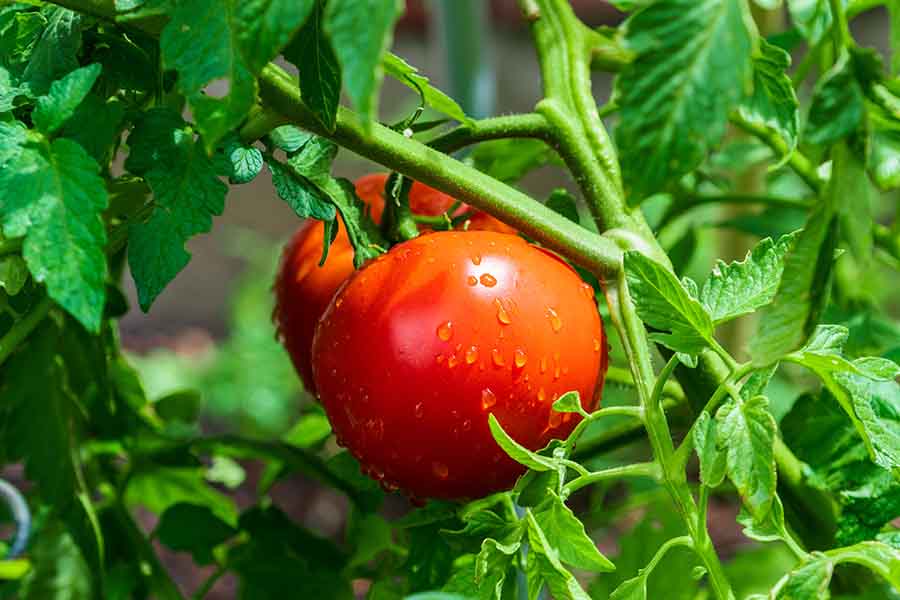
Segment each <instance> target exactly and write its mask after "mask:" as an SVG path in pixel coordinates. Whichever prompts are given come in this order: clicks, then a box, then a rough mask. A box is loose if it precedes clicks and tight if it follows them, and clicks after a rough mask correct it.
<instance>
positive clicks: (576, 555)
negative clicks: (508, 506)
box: [532, 490, 616, 573]
mask: <svg viewBox="0 0 900 600" xmlns="http://www.w3.org/2000/svg"><path fill="white" fill-rule="evenodd" d="M532 513H533V515H534V520H535V521H536V522H537V524H538V525H540V527H541V530H542V531H543V533H544V536H545V537H546V539H547V541H548V542H549V543H550V544H551V545H552V546H553V547H554V548H555V549H556V551H557V552H558V553H559V560H560V561H562V562H563V563H566V564H568V565H571V566H573V567H576V568H578V569H586V570H588V571H593V572H595V573H603V572H609V571H615V569H616V567H615V565H613V564H612V562H610V561H609V559H607V558H606V557H605V556H603V555H602V554H601V553H600V551H599V550H597V546H596V545H595V544H594V542H593V540H591V538H590V537H588V535H587V533H586V532H585V530H584V524H582V522H581V521H579V520H578V518H576V517H575V515H574V514H573V513H572V510H571V509H570V508H569V507H568V506H566V504H565V502H563V501H562V499H561V498H560V497H559V496H557V495H556V493H554V492H553V491H552V490H549V491H548V493H547V496H546V498H545V500H544V502H542V503H541V504H540V505H539V506H537V507H535V508H534V509H533V510H532Z"/></svg>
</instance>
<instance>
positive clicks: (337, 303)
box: [334, 298, 344, 308]
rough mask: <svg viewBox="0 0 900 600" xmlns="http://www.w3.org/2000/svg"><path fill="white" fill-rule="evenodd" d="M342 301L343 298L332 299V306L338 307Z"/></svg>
mask: <svg viewBox="0 0 900 600" xmlns="http://www.w3.org/2000/svg"><path fill="white" fill-rule="evenodd" d="M343 303H344V299H343V298H338V299H337V300H335V301H334V307H335V308H340V307H341V304H343Z"/></svg>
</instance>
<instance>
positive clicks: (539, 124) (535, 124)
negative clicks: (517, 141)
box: [428, 113, 553, 154]
mask: <svg viewBox="0 0 900 600" xmlns="http://www.w3.org/2000/svg"><path fill="white" fill-rule="evenodd" d="M501 138H534V139H538V140H544V141H546V142H550V141H552V140H553V131H552V130H551V128H550V123H548V122H547V119H546V118H544V117H543V116H542V115H539V114H535V113H527V114H522V115H504V116H501V117H491V118H489V119H481V120H478V121H472V122H471V123H466V124H464V125H460V126H459V127H456V128H455V129H452V130H450V131H448V132H447V133H444V134H441V135H439V136H437V137H436V138H434V139H433V140H431V141H429V142H428V145H429V146H431V147H432V148H434V149H435V150H438V151H440V152H446V153H448V154H449V153H452V152H456V151H457V150H460V149H462V148H465V147H466V146H469V145H472V144H477V143H478V142H485V141H488V140H496V139H501Z"/></svg>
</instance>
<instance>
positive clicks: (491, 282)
mask: <svg viewBox="0 0 900 600" xmlns="http://www.w3.org/2000/svg"><path fill="white" fill-rule="evenodd" d="M481 285H483V286H484V287H494V286H495V285H497V278H496V277H494V276H493V275H491V274H490V273H484V274H483V275H482V276H481Z"/></svg>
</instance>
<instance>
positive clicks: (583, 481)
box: [562, 462, 660, 498]
mask: <svg viewBox="0 0 900 600" xmlns="http://www.w3.org/2000/svg"><path fill="white" fill-rule="evenodd" d="M575 464H578V463H575ZM623 477H650V478H652V479H657V480H658V479H659V478H660V468H659V465H658V464H656V463H655V462H647V463H634V464H631V465H623V466H621V467H610V468H608V469H603V470H602V471H594V472H593V473H587V474H584V475H582V476H581V477H577V478H575V479H573V480H572V481H570V482H569V483H567V484H566V485H565V487H563V494H562V495H563V498H568V497H569V496H571V495H572V494H573V493H575V492H576V491H578V490H580V489H581V488H583V487H586V486H589V485H591V484H594V483H599V482H601V481H608V480H610V479H622V478H623Z"/></svg>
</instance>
